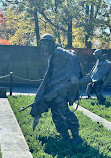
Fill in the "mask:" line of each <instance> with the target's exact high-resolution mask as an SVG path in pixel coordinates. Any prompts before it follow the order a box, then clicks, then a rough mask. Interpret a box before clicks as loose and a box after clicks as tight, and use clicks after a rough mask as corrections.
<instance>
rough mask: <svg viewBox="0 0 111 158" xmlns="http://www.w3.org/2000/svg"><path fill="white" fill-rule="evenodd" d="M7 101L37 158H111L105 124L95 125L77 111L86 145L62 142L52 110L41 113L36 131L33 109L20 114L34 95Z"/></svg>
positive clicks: (110, 133)
mask: <svg viewBox="0 0 111 158" xmlns="http://www.w3.org/2000/svg"><path fill="white" fill-rule="evenodd" d="M8 99H9V102H10V104H11V107H12V109H13V111H14V113H15V116H16V118H17V120H18V123H19V125H20V127H21V129H22V132H23V134H24V136H25V139H26V141H27V143H28V145H29V148H30V151H31V152H32V155H33V157H34V158H111V131H108V130H107V129H106V128H104V127H103V125H102V124H97V123H95V122H92V121H91V119H90V118H88V117H87V116H85V115H83V114H82V112H79V111H76V112H75V114H76V116H77V118H78V120H79V125H80V127H79V134H80V136H81V138H82V139H83V143H82V144H81V145H76V144H72V143H71V144H70V143H69V142H67V143H66V142H65V141H64V140H62V139H60V138H61V136H60V134H59V133H57V131H56V128H55V124H54V122H53V120H52V116H51V112H50V110H49V112H47V113H43V114H42V116H41V118H40V120H39V124H38V126H37V127H36V129H35V131H34V132H33V130H32V122H33V119H32V117H31V116H30V114H29V113H30V108H29V109H27V110H25V111H24V112H21V113H19V112H18V111H19V110H20V109H21V108H22V107H23V106H24V107H25V106H27V105H29V104H31V103H32V102H33V101H34V96H22V95H20V96H15V97H14V96H9V97H8ZM70 108H71V110H72V111H73V110H74V109H73V107H70ZM69 132H70V131H69Z"/></svg>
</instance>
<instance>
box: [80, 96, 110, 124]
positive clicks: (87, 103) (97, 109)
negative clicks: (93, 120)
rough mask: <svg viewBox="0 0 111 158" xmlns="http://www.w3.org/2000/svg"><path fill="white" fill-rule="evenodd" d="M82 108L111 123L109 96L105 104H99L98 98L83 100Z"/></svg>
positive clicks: (81, 102)
mask: <svg viewBox="0 0 111 158" xmlns="http://www.w3.org/2000/svg"><path fill="white" fill-rule="evenodd" d="M80 106H82V107H84V108H86V109H88V110H90V111H92V112H94V113H95V114H97V115H99V116H101V117H103V118H104V119H106V120H108V121H110V122H111V97H110V96H107V97H106V101H105V104H103V105H102V104H99V103H98V100H97V99H96V98H91V99H81V101H80Z"/></svg>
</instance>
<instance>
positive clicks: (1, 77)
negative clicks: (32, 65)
mask: <svg viewBox="0 0 111 158" xmlns="http://www.w3.org/2000/svg"><path fill="white" fill-rule="evenodd" d="M10 75H11V74H8V75H5V76H0V78H5V77H8V76H10Z"/></svg>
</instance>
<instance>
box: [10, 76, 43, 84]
mask: <svg viewBox="0 0 111 158" xmlns="http://www.w3.org/2000/svg"><path fill="white" fill-rule="evenodd" d="M13 76H14V77H16V78H18V79H21V80H25V81H32V82H34V81H43V79H38V80H30V79H25V78H22V77H19V76H17V75H13Z"/></svg>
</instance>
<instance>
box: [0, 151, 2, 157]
mask: <svg viewBox="0 0 111 158" xmlns="http://www.w3.org/2000/svg"><path fill="white" fill-rule="evenodd" d="M0 158H2V153H1V150H0Z"/></svg>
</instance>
